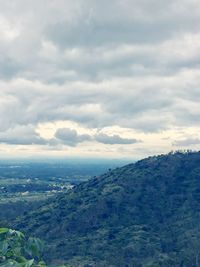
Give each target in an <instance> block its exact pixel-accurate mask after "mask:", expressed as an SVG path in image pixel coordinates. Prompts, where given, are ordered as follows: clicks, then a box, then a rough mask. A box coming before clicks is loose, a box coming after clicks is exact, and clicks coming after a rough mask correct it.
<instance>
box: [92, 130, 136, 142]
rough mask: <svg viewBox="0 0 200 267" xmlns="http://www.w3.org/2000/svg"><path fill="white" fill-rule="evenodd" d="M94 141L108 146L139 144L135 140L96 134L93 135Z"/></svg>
mask: <svg viewBox="0 0 200 267" xmlns="http://www.w3.org/2000/svg"><path fill="white" fill-rule="evenodd" d="M95 140H96V141H97V142H99V143H103V144H109V145H116V144H124V145H128V144H135V143H139V142H141V141H139V140H137V139H131V138H122V137H120V136H119V135H116V134H115V135H112V136H110V135H107V134H103V133H100V134H96V135H95Z"/></svg>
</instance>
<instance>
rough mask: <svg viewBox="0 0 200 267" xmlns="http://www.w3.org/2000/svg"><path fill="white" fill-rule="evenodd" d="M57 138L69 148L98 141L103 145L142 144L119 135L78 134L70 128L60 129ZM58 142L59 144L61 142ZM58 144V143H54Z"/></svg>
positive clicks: (56, 134)
mask: <svg viewBox="0 0 200 267" xmlns="http://www.w3.org/2000/svg"><path fill="white" fill-rule="evenodd" d="M54 136H55V138H56V139H57V140H59V141H61V142H62V143H63V144H66V145H69V146H76V145H77V144H79V143H82V142H86V141H96V142H99V143H102V144H107V145H117V144H124V145H127V144H135V143H138V142H141V141H139V140H137V139H131V138H122V137H120V136H119V135H117V134H115V135H107V134H104V133H97V134H93V135H92V134H91V135H89V134H78V133H77V131H76V130H74V129H68V128H60V129H58V130H57V131H56V133H55V135H54ZM53 140H54V139H53ZM59 141H58V142H59ZM54 142H55V143H56V141H54Z"/></svg>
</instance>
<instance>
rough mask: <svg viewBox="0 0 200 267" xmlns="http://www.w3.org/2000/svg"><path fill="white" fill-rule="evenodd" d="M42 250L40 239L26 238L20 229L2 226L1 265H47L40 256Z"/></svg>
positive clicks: (7, 266)
mask: <svg viewBox="0 0 200 267" xmlns="http://www.w3.org/2000/svg"><path fill="white" fill-rule="evenodd" d="M42 250H43V242H42V241H41V240H40V239H38V238H31V237H30V238H28V239H26V238H25V236H24V234H23V233H21V232H19V231H15V230H11V229H8V228H0V266H1V267H11V266H15V267H46V265H45V263H44V262H43V261H42V260H41V256H40V255H41V252H42Z"/></svg>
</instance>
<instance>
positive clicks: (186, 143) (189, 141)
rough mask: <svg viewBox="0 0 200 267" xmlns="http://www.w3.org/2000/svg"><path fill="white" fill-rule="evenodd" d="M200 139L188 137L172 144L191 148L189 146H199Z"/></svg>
mask: <svg viewBox="0 0 200 267" xmlns="http://www.w3.org/2000/svg"><path fill="white" fill-rule="evenodd" d="M199 144H200V138H194V137H189V138H185V139H182V140H177V141H175V142H174V143H173V145H174V146H179V147H181V146H191V145H199Z"/></svg>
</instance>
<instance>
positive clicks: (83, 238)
mask: <svg viewBox="0 0 200 267" xmlns="http://www.w3.org/2000/svg"><path fill="white" fill-rule="evenodd" d="M16 226H17V228H18V229H20V230H23V231H25V232H27V233H29V234H30V233H31V235H33V234H34V235H36V236H38V237H40V238H42V239H44V240H46V241H47V243H48V244H49V247H47V251H46V258H47V259H48V260H49V261H54V262H55V260H57V259H62V260H64V261H69V262H70V263H71V265H72V266H84V264H86V263H87V264H88V265H85V266H106V267H108V266H115V267H117V266H120V267H125V266H134V267H137V266H142V267H144V266H146V267H147V266H151V267H156V266H164V267H166V266H170V267H172V266H174V267H176V266H177V267H178V266H179V267H191V266H199V264H200V262H198V261H200V260H199V259H200V256H199V253H200V152H197V153H179V152H177V153H174V154H173V153H171V154H168V155H161V156H157V157H150V158H147V159H144V160H141V161H138V162H137V163H135V164H130V165H127V166H125V167H122V168H118V169H115V170H112V171H110V172H108V173H106V174H104V175H102V176H100V177H96V178H94V179H92V180H90V181H88V182H85V183H82V184H80V185H78V186H76V187H75V188H74V189H73V190H71V191H70V192H69V193H68V194H65V195H61V196H58V197H57V198H55V199H54V201H51V202H49V203H47V204H46V205H44V206H42V207H40V208H39V209H38V210H37V211H35V212H32V213H29V214H27V215H26V216H24V217H23V218H21V219H20V220H19V221H18V223H17V224H16V225H15V227H16ZM78 262H81V264H80V265H78V264H77V263H78ZM95 263H97V265H95ZM76 264H77V265H76ZM89 264H90V265H89ZM197 264H198V265H197Z"/></svg>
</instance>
